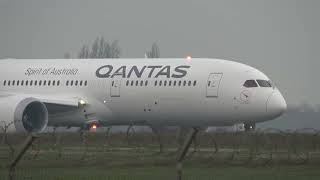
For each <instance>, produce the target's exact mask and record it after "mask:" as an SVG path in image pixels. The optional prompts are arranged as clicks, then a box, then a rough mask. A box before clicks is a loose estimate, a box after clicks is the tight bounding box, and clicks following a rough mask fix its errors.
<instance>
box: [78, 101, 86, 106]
mask: <svg viewBox="0 0 320 180" xmlns="http://www.w3.org/2000/svg"><path fill="white" fill-rule="evenodd" d="M79 104H80V105H82V106H84V105H86V104H87V102H86V101H85V100H83V99H80V100H79Z"/></svg>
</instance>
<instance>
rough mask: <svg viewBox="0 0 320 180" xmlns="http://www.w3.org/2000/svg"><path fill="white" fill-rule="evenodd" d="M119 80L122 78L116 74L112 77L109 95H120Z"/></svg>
mask: <svg viewBox="0 0 320 180" xmlns="http://www.w3.org/2000/svg"><path fill="white" fill-rule="evenodd" d="M121 80H122V77H120V76H116V77H114V78H113V79H112V81H111V86H110V96H111V97H120V89H121Z"/></svg>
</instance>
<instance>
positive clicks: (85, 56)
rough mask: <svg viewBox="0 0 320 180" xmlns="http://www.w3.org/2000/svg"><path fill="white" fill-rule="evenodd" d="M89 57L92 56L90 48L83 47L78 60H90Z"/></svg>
mask: <svg viewBox="0 0 320 180" xmlns="http://www.w3.org/2000/svg"><path fill="white" fill-rule="evenodd" d="M89 55H90V51H89V48H88V46H86V45H83V46H82V48H81V50H80V52H79V54H78V58H79V59H88V58H89Z"/></svg>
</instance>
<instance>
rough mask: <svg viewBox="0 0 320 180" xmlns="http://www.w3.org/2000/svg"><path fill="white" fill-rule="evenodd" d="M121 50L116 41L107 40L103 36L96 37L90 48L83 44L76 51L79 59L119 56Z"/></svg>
mask: <svg viewBox="0 0 320 180" xmlns="http://www.w3.org/2000/svg"><path fill="white" fill-rule="evenodd" d="M120 54H121V50H120V47H119V44H118V41H113V42H112V43H109V42H107V41H106V40H105V39H104V38H103V37H100V38H99V37H98V38H96V40H95V41H94V42H93V44H92V46H91V49H90V48H89V46H88V45H83V46H82V48H81V49H80V52H79V53H78V58H79V59H98V58H99V59H100V58H120Z"/></svg>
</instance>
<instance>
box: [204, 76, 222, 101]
mask: <svg viewBox="0 0 320 180" xmlns="http://www.w3.org/2000/svg"><path fill="white" fill-rule="evenodd" d="M222 75H223V74H222V73H211V74H210V75H209V77H208V81H207V97H208V98H210V97H215V98H217V97H218V96H219V86H220V82H221V79H222Z"/></svg>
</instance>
